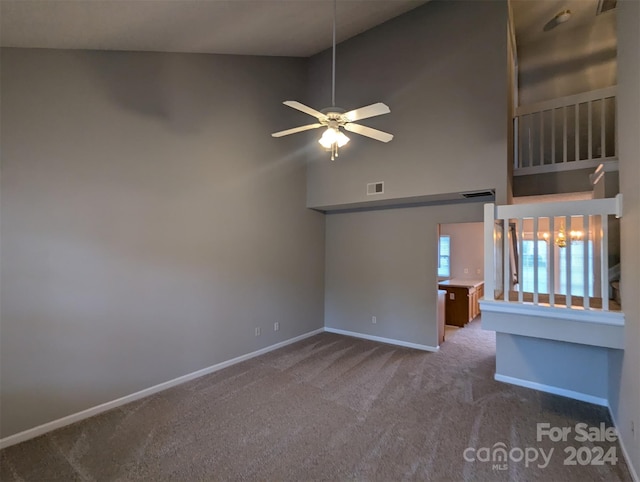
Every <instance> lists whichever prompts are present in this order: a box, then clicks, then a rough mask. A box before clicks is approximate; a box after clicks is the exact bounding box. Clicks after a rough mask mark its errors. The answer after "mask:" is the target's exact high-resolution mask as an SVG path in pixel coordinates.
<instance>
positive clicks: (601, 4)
mask: <svg viewBox="0 0 640 482" xmlns="http://www.w3.org/2000/svg"><path fill="white" fill-rule="evenodd" d="M616 3H618V0H599V1H598V9H597V10H596V15H600V14H601V13H604V12H608V11H609V10H613V9H614V8H616Z"/></svg>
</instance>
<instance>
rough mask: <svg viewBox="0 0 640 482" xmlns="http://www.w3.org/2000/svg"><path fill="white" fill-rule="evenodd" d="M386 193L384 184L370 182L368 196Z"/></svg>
mask: <svg viewBox="0 0 640 482" xmlns="http://www.w3.org/2000/svg"><path fill="white" fill-rule="evenodd" d="M383 193H384V182H382V181H381V182H370V183H369V184H367V196H372V195H374V194H383Z"/></svg>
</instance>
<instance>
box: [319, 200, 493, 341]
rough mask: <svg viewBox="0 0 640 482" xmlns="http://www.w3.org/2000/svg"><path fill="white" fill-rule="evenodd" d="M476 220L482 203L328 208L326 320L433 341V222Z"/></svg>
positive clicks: (401, 337)
mask: <svg viewBox="0 0 640 482" xmlns="http://www.w3.org/2000/svg"><path fill="white" fill-rule="evenodd" d="M482 219H483V206H482V204H481V203H473V204H449V205H442V206H423V207H412V208H397V209H382V210H375V211H365V212H352V213H342V214H330V215H328V216H327V221H326V223H327V225H326V250H327V251H326V260H327V262H326V271H325V325H326V326H327V327H330V328H337V329H341V330H347V331H353V332H356V333H363V334H368V335H374V336H381V337H385V338H391V339H395V340H401V341H407V342H412V343H419V344H422V345H428V346H433V347H435V346H438V330H437V323H436V310H437V305H436V303H437V293H436V291H437V282H436V280H437V268H438V260H437V257H438V246H437V237H438V236H437V227H438V224H440V223H448V222H456V223H463V222H474V221H476V222H477V221H480V220H482ZM372 316H376V317H377V323H376V324H375V325H374V324H372V323H371V317H372Z"/></svg>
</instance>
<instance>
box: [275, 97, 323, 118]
mask: <svg viewBox="0 0 640 482" xmlns="http://www.w3.org/2000/svg"><path fill="white" fill-rule="evenodd" d="M283 104H284V105H287V106H289V107H292V108H293V109H297V110H299V111H301V112H304V113H305V114H309V115H310V116H312V117H315V118H316V119H319V120H323V119H326V118H327V116H326V115H324V114H323V113H322V112H319V111H317V110H315V109H312V108H311V107H308V106H306V105H304V104H301V103H300V102H297V101H295V100H285V101H284V102H283Z"/></svg>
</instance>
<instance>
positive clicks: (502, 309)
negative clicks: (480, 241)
mask: <svg viewBox="0 0 640 482" xmlns="http://www.w3.org/2000/svg"><path fill="white" fill-rule="evenodd" d="M480 308H481V311H488V312H489V311H490V312H494V313H508V314H511V315H528V316H538V317H540V318H560V319H563V320H571V321H581V322H587V323H598V324H601V325H612V326H624V323H625V320H624V313H623V312H621V311H602V310H596V309H594V308H592V309H590V310H583V309H580V308H574V309H571V310H568V309H566V308H564V307H562V308H558V307H557V306H545V305H534V304H532V303H519V302H517V301H509V302H506V301H498V300H480Z"/></svg>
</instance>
